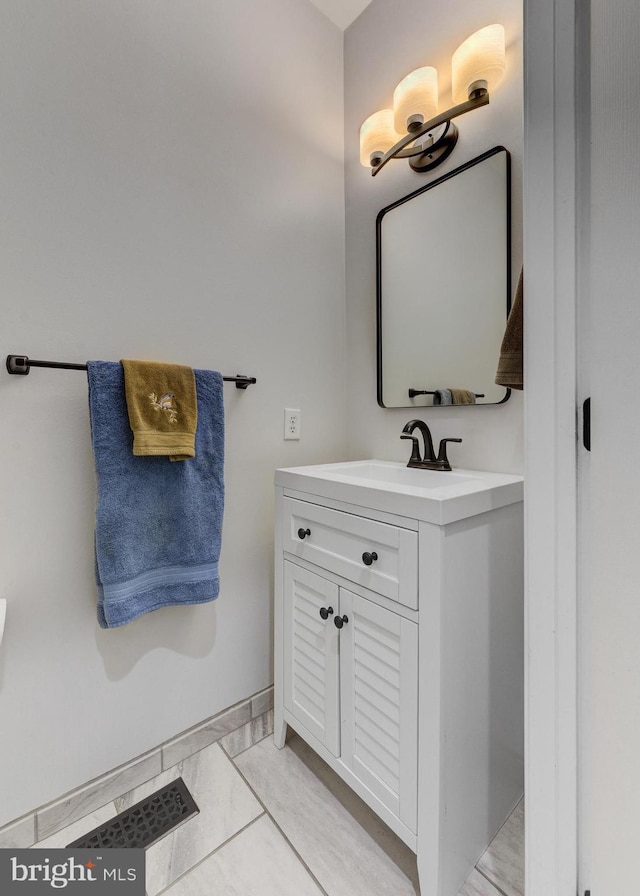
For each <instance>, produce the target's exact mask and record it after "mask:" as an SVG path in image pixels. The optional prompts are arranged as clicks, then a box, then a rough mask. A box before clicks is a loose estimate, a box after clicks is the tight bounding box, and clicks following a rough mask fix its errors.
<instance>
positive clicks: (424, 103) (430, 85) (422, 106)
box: [393, 65, 438, 134]
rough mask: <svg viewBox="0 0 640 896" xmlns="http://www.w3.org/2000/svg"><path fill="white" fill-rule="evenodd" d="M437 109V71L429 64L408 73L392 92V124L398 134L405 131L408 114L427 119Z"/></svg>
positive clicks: (431, 116) (406, 129)
mask: <svg viewBox="0 0 640 896" xmlns="http://www.w3.org/2000/svg"><path fill="white" fill-rule="evenodd" d="M437 111H438V72H437V71H436V69H435V68H433V67H432V66H430V65H426V66H425V67H424V68H417V69H416V70H415V71H414V72H411V73H410V74H408V75H407V77H406V78H403V79H402V81H400V83H399V84H398V86H397V87H396V89H395V90H394V92H393V112H394V126H395V129H396V131H397V132H398V133H399V134H406V133H407V131H408V124H407V122H408V119H409V118H410V116H412V115H421V116H422V119H423V121H429V119H430V118H433V116H434V115H435V114H436V112H437Z"/></svg>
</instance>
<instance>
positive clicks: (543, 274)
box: [523, 0, 588, 896]
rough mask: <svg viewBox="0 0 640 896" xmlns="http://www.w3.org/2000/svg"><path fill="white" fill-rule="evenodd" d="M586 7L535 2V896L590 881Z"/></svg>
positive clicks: (530, 672)
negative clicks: (583, 618)
mask: <svg viewBox="0 0 640 896" xmlns="http://www.w3.org/2000/svg"><path fill="white" fill-rule="evenodd" d="M583 5H584V4H583ZM579 6H580V0H524V49H525V68H524V165H523V168H524V171H523V193H524V267H525V316H524V334H525V367H524V370H525V414H524V418H525V445H526V457H525V489H526V492H525V534H526V548H525V658H526V659H525V756H526V761H525V793H526V804H525V812H526V829H525V850H526V857H525V881H526V884H525V887H526V896H575V894H576V893H577V885H578V848H577V843H578V813H577V808H578V792H577V780H578V753H577V730H578V727H577V713H578V699H577V684H578V679H577V647H578V645H577V587H578V565H577V548H578V517H577V498H578V490H577V426H576V420H577V411H576V409H577V399H578V378H577V338H576V317H577V315H576V312H577V307H576V280H577V252H578V244H577V226H578V215H577V211H576V202H577V198H578V196H579V190H578V183H579V178H580V171H581V166H582V164H583V163H582V162H581V159H580V156H579V153H578V151H577V150H578V146H579V142H578V129H579V127H582V126H584V122H582V119H581V117H580V116H579V115H578V114H577V113H578V111H579V110H578V108H577V99H576V96H577V93H576V86H577V80H578V79H577V75H576V71H577V68H578V65H577V63H579V67H580V69H583V65H584V55H585V54H588V47H587V46H586V45H585V44H584V42H579V41H578V35H579V33H580V30H579V29H580V16H581V12H580V9H579Z"/></svg>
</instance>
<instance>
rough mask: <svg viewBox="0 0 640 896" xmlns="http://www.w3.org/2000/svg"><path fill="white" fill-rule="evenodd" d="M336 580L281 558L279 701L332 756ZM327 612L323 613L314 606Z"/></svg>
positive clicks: (335, 747)
mask: <svg viewBox="0 0 640 896" xmlns="http://www.w3.org/2000/svg"><path fill="white" fill-rule="evenodd" d="M338 599H339V594H338V586H337V585H335V584H334V583H333V582H328V581H327V580H326V579H323V578H322V576H319V575H316V574H315V573H312V572H309V570H307V569H302V568H301V567H299V566H296V565H295V564H294V563H291V562H289V561H288V560H287V561H285V564H284V705H285V707H286V709H288V710H289V712H291V713H292V714H293V715H294V716H295V717H296V718H297V719H298V720H299V721H300V722H301V723H302V724H303V725H304V726H305V728H307V730H308V731H310V732H311V733H312V734H313V735H315V737H317V738H318V740H320V741H321V742H322V743H323V744H324V745H325V746H326V747H327V749H328V750H330V751H331V752H332V753H333V755H334V756H338V755H339V753H340V733H339V684H338V662H339V657H338V630H337V628H336V627H335V625H334V624H333V620H334V618H335V615H336V614H337V613H338ZM323 608H324V609H327V610H328V609H331V610H332V611H333V613H332V614H331V615H329V616H328V618H327V619H323V618H322V616H321V614H320V610H321V609H323Z"/></svg>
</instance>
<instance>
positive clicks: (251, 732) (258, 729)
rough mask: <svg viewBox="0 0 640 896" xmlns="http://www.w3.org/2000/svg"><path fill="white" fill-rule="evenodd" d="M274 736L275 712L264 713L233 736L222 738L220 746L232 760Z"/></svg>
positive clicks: (234, 732) (237, 730) (232, 734)
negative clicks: (271, 735)
mask: <svg viewBox="0 0 640 896" xmlns="http://www.w3.org/2000/svg"><path fill="white" fill-rule="evenodd" d="M270 734H273V710H272V709H270V710H268V711H267V712H264V713H262V715H261V716H258V718H257V719H251V721H250V722H247V724H246V725H243V726H242V728H237V729H236V730H235V731H232V732H231V734H227V735H225V737H223V738H221V740H220V746H221V747H222V748H223V749H224V751H225V753H226V754H227V756H230V757H231V758H232V759H233V758H234V757H235V756H237V755H238V754H239V753H243V752H244V751H245V750H248V749H249V747H252V746H253V745H254V744H257V743H258V741H261V740H264V738H265V737H268V736H269V735H270Z"/></svg>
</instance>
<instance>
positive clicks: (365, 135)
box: [360, 109, 401, 168]
mask: <svg viewBox="0 0 640 896" xmlns="http://www.w3.org/2000/svg"><path fill="white" fill-rule="evenodd" d="M400 136H401V135H400V134H396V132H395V130H394V127H393V109H382V110H381V111H380V112H374V113H373V115H370V116H369V117H368V118H367V120H366V121H365V122H364V123H363V125H362V127H361V128H360V163H361V164H362V165H364V167H365V168H371V154H372V153H379V154H381V155H384V154H385V152H386V151H387V150H388V149H391V147H392V146H395V144H396V143H397V142H398V140H400Z"/></svg>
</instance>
